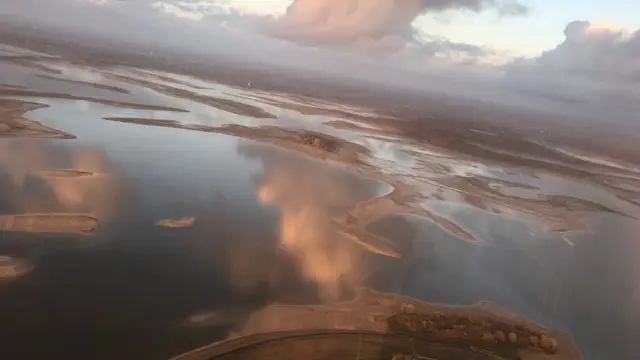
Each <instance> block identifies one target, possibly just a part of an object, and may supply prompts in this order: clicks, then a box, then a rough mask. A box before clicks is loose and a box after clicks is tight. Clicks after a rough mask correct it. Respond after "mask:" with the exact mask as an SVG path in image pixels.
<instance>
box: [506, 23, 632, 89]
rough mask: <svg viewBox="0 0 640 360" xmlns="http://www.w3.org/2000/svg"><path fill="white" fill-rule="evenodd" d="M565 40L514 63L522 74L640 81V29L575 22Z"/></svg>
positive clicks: (568, 28)
mask: <svg viewBox="0 0 640 360" xmlns="http://www.w3.org/2000/svg"><path fill="white" fill-rule="evenodd" d="M564 35H565V40H564V41H563V42H562V43H561V44H559V45H558V46H556V47H555V48H554V49H551V50H549V51H546V52H544V53H543V54H542V55H540V56H539V57H538V58H535V59H529V60H524V61H518V62H516V63H514V64H512V66H511V68H512V69H511V70H512V71H513V72H517V73H521V74H527V73H530V74H547V75H551V76H554V77H557V76H562V77H567V78H589V79H592V80H598V81H620V80H626V81H629V80H632V81H639V80H640V31H630V30H627V29H625V28H624V27H623V26H621V25H617V24H609V23H602V22H600V23H594V24H591V23H589V22H587V21H574V22H571V23H570V24H568V25H567V27H566V28H565V31H564Z"/></svg>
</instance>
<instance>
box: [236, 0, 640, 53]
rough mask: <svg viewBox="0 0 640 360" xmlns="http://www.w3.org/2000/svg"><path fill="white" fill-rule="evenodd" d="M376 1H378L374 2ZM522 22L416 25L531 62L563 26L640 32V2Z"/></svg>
mask: <svg viewBox="0 0 640 360" xmlns="http://www.w3.org/2000/svg"><path fill="white" fill-rule="evenodd" d="M373 1H375V0H373ZM223 2H224V3H225V5H226V6H228V7H231V8H235V9H237V10H241V11H245V12H254V13H258V14H263V15H266V14H272V15H281V14H284V13H285V11H286V9H287V7H288V5H289V4H290V3H291V0H226V1H223ZM521 3H522V4H524V5H526V6H527V7H528V8H529V13H528V14H526V15H524V16H515V17H501V16H499V15H498V14H496V13H492V12H490V11H484V12H481V13H475V14H474V13H470V12H458V11H449V12H444V13H438V14H425V15H422V16H419V17H418V18H417V19H416V20H415V21H414V26H416V27H418V28H419V29H420V30H422V31H424V32H427V33H431V34H434V35H438V36H445V37H447V38H449V39H450V40H451V41H454V42H459V43H468V44H473V45H477V46H484V47H490V48H493V49H496V50H499V51H502V52H505V53H508V54H510V55H513V56H525V57H532V56H536V55H539V54H540V53H542V52H543V51H545V50H548V49H550V48H553V47H554V46H556V45H557V44H559V43H560V42H562V40H563V39H564V36H563V34H562V32H563V30H564V28H565V26H566V25H567V24H568V23H570V22H571V21H574V20H583V21H589V22H591V23H607V24H616V25H620V26H622V27H625V28H627V29H629V30H636V29H640V1H638V0H606V1H603V0H524V1H521Z"/></svg>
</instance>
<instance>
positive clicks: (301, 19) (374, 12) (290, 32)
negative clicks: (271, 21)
mask: <svg viewBox="0 0 640 360" xmlns="http://www.w3.org/2000/svg"><path fill="white" fill-rule="evenodd" d="M488 8H494V9H497V10H498V11H499V12H500V13H501V14H504V15H519V14H523V13H526V12H527V8H526V7H525V6H524V5H521V4H519V3H517V2H514V1H509V2H501V1H499V0H375V1H374V0H294V1H293V3H292V4H291V5H290V6H289V8H288V9H287V12H286V14H285V15H284V16H282V17H280V18H279V21H278V24H277V26H276V29H275V30H274V33H275V34H276V35H277V36H279V37H283V38H287V39H291V40H295V41H298V42H312V43H329V44H350V43H355V42H362V41H369V42H371V41H373V40H377V39H382V40H384V41H389V39H390V38H394V39H395V40H396V41H397V40H398V39H402V38H404V39H405V40H407V41H409V40H412V39H413V37H414V30H413V27H412V23H413V21H414V20H415V19H416V17H418V16H419V15H421V14H423V13H426V12H430V11H445V10H471V11H481V10H484V9H488Z"/></svg>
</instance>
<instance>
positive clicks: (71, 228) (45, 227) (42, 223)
mask: <svg viewBox="0 0 640 360" xmlns="http://www.w3.org/2000/svg"><path fill="white" fill-rule="evenodd" d="M97 226H98V219H96V218H95V217H93V216H90V215H84V214H58V213H50V214H23V215H2V216H0V230H4V231H17V232H29V233H50V234H55V233H63V234H78V235H86V234H91V233H93V232H95V230H96V227H97Z"/></svg>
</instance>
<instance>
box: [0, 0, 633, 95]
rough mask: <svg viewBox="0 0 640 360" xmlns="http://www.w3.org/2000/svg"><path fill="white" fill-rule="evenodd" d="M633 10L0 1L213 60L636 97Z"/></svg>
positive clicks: (627, 3)
mask: <svg viewBox="0 0 640 360" xmlns="http://www.w3.org/2000/svg"><path fill="white" fill-rule="evenodd" d="M638 14H640V1H637V0H607V1H601V0H564V1H555V0H21V1H9V0H4V1H2V0H0V15H2V16H4V17H5V18H7V19H11V20H12V21H15V19H22V20H25V21H29V22H30V23H31V24H38V25H40V26H41V27H43V28H44V27H45V26H57V27H58V28H59V27H66V28H67V30H71V31H74V32H78V33H81V34H88V33H93V34H94V35H101V36H109V37H111V38H112V39H117V40H130V41H133V42H136V43H137V44H141V43H146V44H147V45H149V44H155V45H159V46H165V47H167V46H171V47H174V48H175V49H176V50H177V49H180V50H188V51H192V50H193V51H196V52H199V53H200V55H205V56H209V57H212V58H213V56H226V58H227V59H232V58H233V59H242V60H243V61H249V62H254V63H256V64H261V65H279V66H297V67H298V69H299V70H300V69H302V68H304V69H302V70H313V71H318V70H319V71H322V72H323V73H325V72H326V71H333V72H335V75H340V76H343V75H344V74H348V75H350V76H351V75H356V74H359V75H358V76H360V77H366V78H371V77H374V76H375V77H379V78H380V80H381V81H389V80H398V79H399V78H401V77H404V79H408V80H409V81H418V80H414V79H417V77H416V76H415V75H429V76H436V77H448V78H449V80H455V81H457V80H459V79H465V80H473V79H475V78H474V76H476V75H478V76H485V78H488V79H490V80H491V79H495V78H496V77H497V76H502V77H504V79H505V81H506V82H507V83H518V84H520V86H529V85H532V86H536V87H545V88H548V89H560V90H557V91H565V90H563V89H565V86H566V85H567V84H568V83H569V82H571V84H573V85H576V84H577V85H578V86H577V89H575V88H574V89H572V90H571V91H572V92H573V93H575V92H576V91H577V90H580V91H582V89H584V88H585V84H587V82H590V84H589V85H593V84H595V83H598V84H604V83H606V85H607V86H609V84H611V83H616V85H619V84H623V85H624V87H623V89H624V90H621V92H622V93H624V96H628V94H630V93H631V94H633V96H640V90H634V89H635V88H636V87H637V86H636V87H632V88H629V87H628V83H629V82H634V83H637V82H640V30H638V29H640V16H637V15H638ZM337 72H340V73H339V74H338V73H337ZM416 73H418V74H416ZM403 81H404V80H403ZM545 82H546V83H545ZM558 82H560V84H559V83H558ZM422 83H424V82H422ZM567 91H568V90H567Z"/></svg>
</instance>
